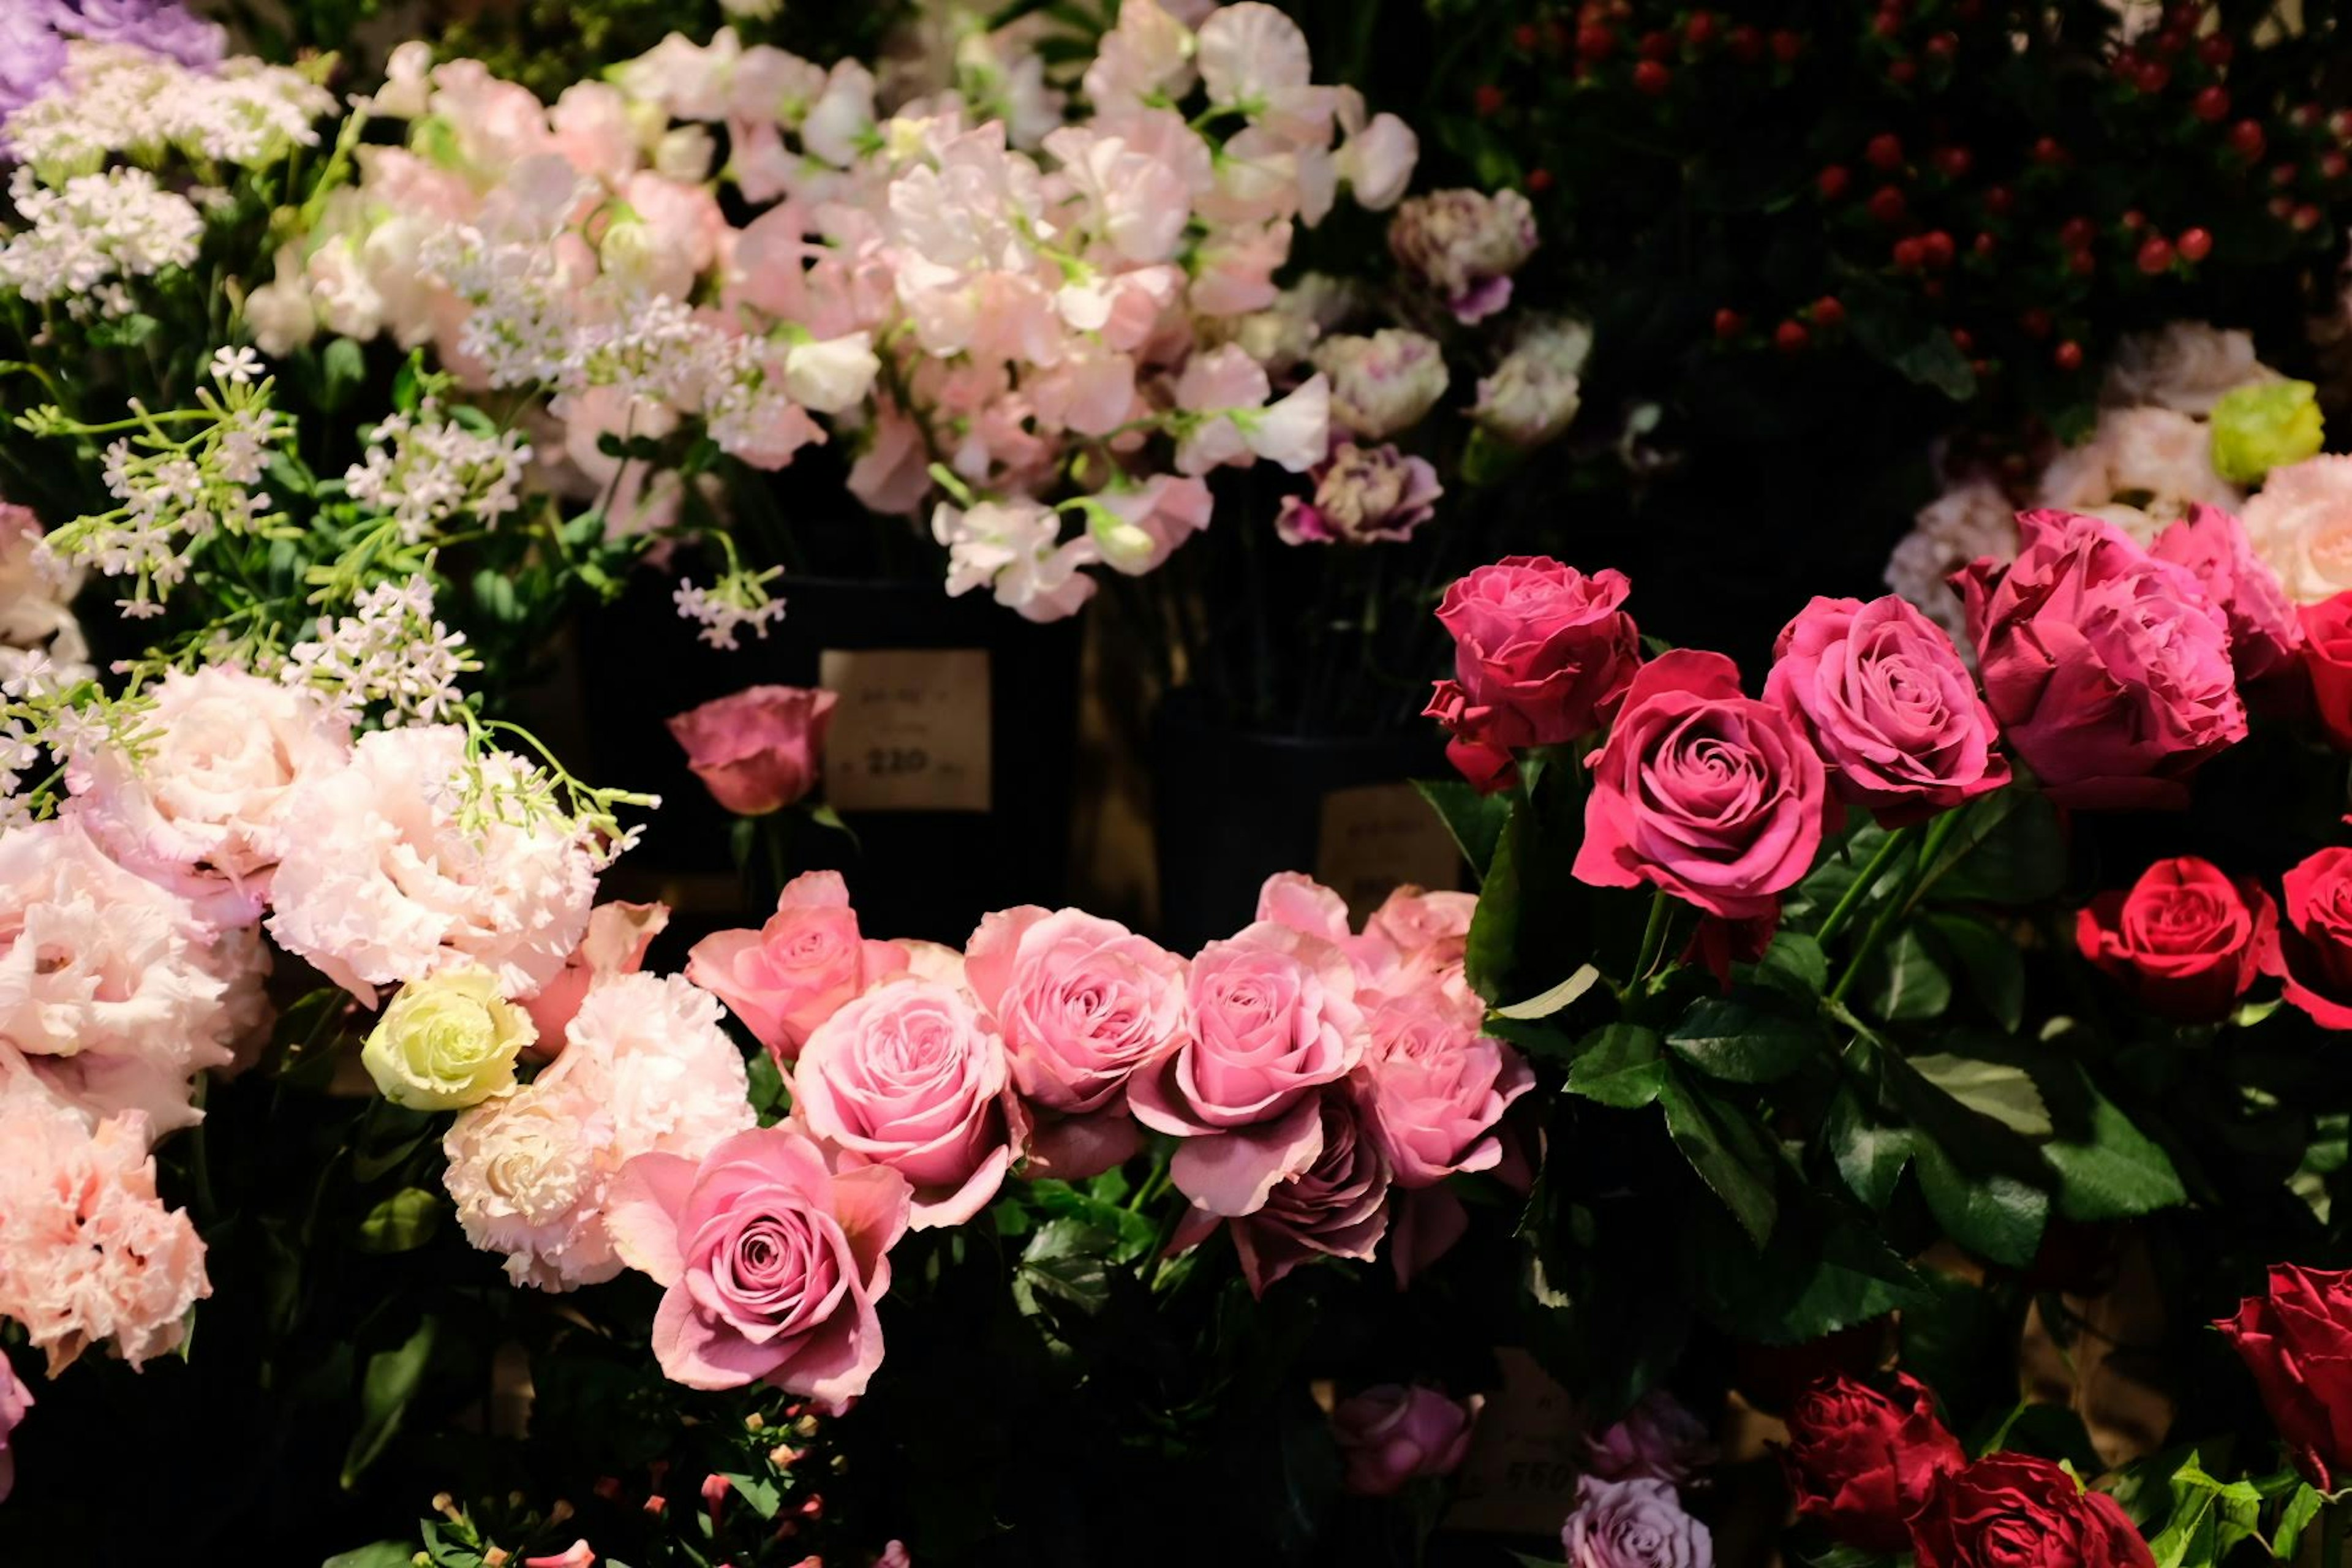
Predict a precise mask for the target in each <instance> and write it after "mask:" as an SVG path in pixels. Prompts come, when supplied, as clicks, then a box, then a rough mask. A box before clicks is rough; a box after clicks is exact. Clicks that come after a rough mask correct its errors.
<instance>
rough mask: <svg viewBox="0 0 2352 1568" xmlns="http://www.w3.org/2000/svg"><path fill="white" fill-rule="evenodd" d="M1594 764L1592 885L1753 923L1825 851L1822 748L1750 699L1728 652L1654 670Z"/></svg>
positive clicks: (1586, 875)
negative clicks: (1663, 896)
mask: <svg viewBox="0 0 2352 1568" xmlns="http://www.w3.org/2000/svg"><path fill="white" fill-rule="evenodd" d="M1591 765H1592V795H1591V799H1590V800H1588V801H1587V802H1586V804H1585V808H1584V843H1583V845H1582V847H1580V848H1579V849H1578V851H1577V856H1576V868H1575V875H1576V878H1577V879H1578V880H1579V881H1580V882H1585V883H1588V884H1590V885H1591V886H1593V887H1597V888H1636V887H1640V886H1641V885H1642V884H1643V883H1645V882H1646V883H1649V884H1652V885H1653V886H1655V887H1659V888H1663V889H1665V890H1666V891H1668V892H1670V893H1673V894H1675V896H1676V897H1678V898H1681V899H1683V900H1686V901H1688V902H1690V903H1693V904H1696V905H1697V906H1698V907H1699V908H1700V909H1702V910H1706V911H1707V912H1708V913H1709V914H1715V915H1721V916H1722V917H1723V918H1725V919H1726V920H1734V921H1740V920H1753V919H1756V918H1758V917H1760V916H1764V915H1769V914H1770V913H1771V912H1772V911H1773V910H1775V909H1777V908H1778V907H1779V901H1780V900H1779V894H1780V891H1781V889H1784V888H1788V887H1790V886H1791V885H1793V884H1794V883H1795V882H1796V881H1797V880H1798V879H1800V878H1801V877H1803V876H1804V874H1805V872H1806V871H1807V870H1808V869H1809V868H1811V866H1812V863H1813V855H1814V853H1815V852H1816V851H1817V850H1819V849H1820V848H1821V845H1822V823H1823V817H1824V815H1825V813H1826V811H1827V809H1828V805H1829V791H1828V787H1827V784H1826V782H1825V780H1824V777H1823V773H1822V760H1821V757H1820V755H1819V753H1817V752H1815V751H1814V750H1813V748H1812V746H1811V743H1810V742H1807V740H1806V739H1805V737H1804V736H1803V735H1802V734H1801V733H1800V732H1799V731H1798V730H1797V727H1796V724H1795V721H1793V720H1791V719H1790V716H1789V715H1788V714H1787V713H1786V712H1785V711H1783V710H1781V709H1780V708H1779V707H1777V706H1775V705H1774V704H1772V703H1769V702H1759V701H1757V700H1754V699H1752V698H1748V697H1743V696H1741V695H1740V691H1739V671H1738V667H1736V666H1735V665H1733V663H1732V662H1731V661H1730V660H1729V659H1727V658H1724V657H1723V656H1722V655H1721V654H1719V653H1699V652H1696V651H1694V650H1691V649H1687V648H1677V649H1675V651H1674V652H1672V653H1667V654H1662V655H1660V656H1659V657H1658V658H1655V659H1654V660H1652V661H1651V662H1650V663H1649V664H1646V665H1644V666H1643V668H1642V672H1641V674H1639V675H1637V676H1635V677H1634V678H1633V686H1632V687H1631V688H1629V689H1627V691H1626V693H1625V705H1624V707H1623V708H1622V710H1620V711H1619V712H1618V715H1617V722H1616V723H1615V725H1614V726H1612V729H1611V730H1610V732H1609V740H1608V743H1607V744H1605V745H1603V746H1602V747H1601V750H1599V751H1598V752H1594V753H1593V754H1592V759H1591Z"/></svg>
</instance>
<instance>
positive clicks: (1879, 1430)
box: [1780, 1374, 1969, 1552]
mask: <svg viewBox="0 0 2352 1568" xmlns="http://www.w3.org/2000/svg"><path fill="white" fill-rule="evenodd" d="M1895 1385H1896V1386H1895V1397H1893V1398H1889V1397H1888V1396H1887V1395H1885V1394H1881V1393H1879V1392H1878V1391H1877V1390H1876V1389H1874V1388H1872V1387H1871V1386H1870V1385H1869V1384H1863V1383H1857V1382H1855V1381H1854V1380H1853V1378H1850V1377H1845V1376H1837V1377H1826V1378H1823V1379H1822V1380H1821V1381H1820V1382H1819V1383H1816V1384H1813V1385H1812V1386H1811V1388H1808V1389H1807V1390H1805V1392H1804V1393H1803V1394H1800V1395H1798V1397H1797V1401H1796V1403H1795V1404H1793V1405H1790V1406H1789V1415H1788V1421H1789V1446H1788V1447H1785V1448H1783V1449H1781V1450H1780V1463H1781V1466H1782V1468H1785V1469H1786V1470H1787V1471H1788V1473H1789V1489H1790V1491H1791V1492H1793V1493H1795V1494H1796V1499H1797V1511H1798V1512H1799V1513H1800V1514H1802V1515H1804V1516H1805V1517H1806V1518H1808V1519H1818V1520H1820V1521H1822V1525H1823V1527H1825V1528H1826V1529H1827V1530H1828V1531H1829V1532H1830V1534H1832V1536H1834V1537H1836V1538H1837V1539H1838V1540H1839V1541H1841V1542H1844V1543H1845V1544H1847V1545H1849V1546H1859V1547H1861V1548H1863V1549H1864V1551H1868V1552H1900V1551H1902V1550H1903V1549H1904V1548H1905V1547H1906V1546H1908V1545H1909V1544H1910V1543H1911V1526H1910V1523H1909V1521H1910V1518H1911V1516H1912V1515H1913V1514H1915V1513H1916V1512H1918V1511H1919V1507H1920V1505H1921V1504H1922V1503H1924V1502H1926V1501H1927V1496H1928V1494H1929V1493H1931V1492H1933V1491H1934V1490H1935V1489H1936V1483H1937V1481H1939V1480H1941V1479H1943V1478H1944V1477H1946V1476H1948V1475H1950V1474H1952V1473H1953V1472H1955V1471H1957V1470H1958V1469H1960V1468H1962V1467H1964V1466H1965V1465H1967V1463H1968V1462H1969V1457H1968V1455H1967V1454H1965V1453H1963V1452H1962V1451H1961V1449H1960V1444H1959V1439H1958V1438H1957V1437H1955V1436H1952V1435H1951V1433H1949V1432H1948V1431H1947V1430H1945V1428H1944V1424H1943V1423H1942V1422H1941V1421H1938V1420H1937V1419H1936V1401H1935V1396H1934V1395H1932V1394H1929V1393H1928V1392H1927V1389H1925V1388H1923V1387H1921V1386H1920V1385H1919V1384H1917V1383H1916V1382H1915V1381H1913V1380H1912V1379H1910V1378H1907V1377H1904V1376H1902V1375H1900V1374H1897V1375H1896V1377H1895Z"/></svg>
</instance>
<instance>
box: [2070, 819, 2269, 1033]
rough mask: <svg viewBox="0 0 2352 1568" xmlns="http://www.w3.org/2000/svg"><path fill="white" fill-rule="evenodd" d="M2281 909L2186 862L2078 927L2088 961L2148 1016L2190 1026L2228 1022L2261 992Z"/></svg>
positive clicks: (2085, 915) (2109, 900) (2109, 897)
mask: <svg viewBox="0 0 2352 1568" xmlns="http://www.w3.org/2000/svg"><path fill="white" fill-rule="evenodd" d="M2277 925H2278V908H2277V906H2276V905H2274V904H2273V903H2272V902H2271V896H2270V895H2269V894H2268V893H2265V892H2263V889H2262V886H2261V884H2259V883H2258V882H2256V881H2255V880H2254V879H2252V878H2251V877H2249V878H2246V879H2243V880H2242V881H2236V882H2232V881H2231V879H2229V877H2228V876H2227V875H2225V874H2224V873H2223V872H2222V870H2221V868H2220V867H2219V866H2216V865H2214V864H2212V863H2211V862H2210V861H2207V860H2200V859H2198V858H2195V857H2194V856H2184V857H2183V858H2180V859H2178V860H2158V862H2157V863H2156V864H2155V865H2153V866H2150V867H2149V868H2147V870H2145V871H2143V872H2141V873H2140V879H2139V880H2138V881H2137V882H2135V883H2133V884H2132V889H2131V891H2130V892H2128V893H2124V892H2116V891H2113V890H2110V891H2107V892H2104V893H2101V894H2100V895H2099V896H2098V897H2097V898H2095V899H2093V900H2091V902H2090V904H2089V906H2088V907H2087V908H2085V909H2084V910H2083V911H2082V913H2081V914H2079V915H2077V916H2076V917H2075V921H2074V941H2075V942H2076V943H2077V944H2078V945H2079V946H2080V947H2081V948H2082V950H2083V956H2084V958H2087V959H2089V960H2090V961H2091V962H2092V963H2095V964H2096V965H2097V966H2098V967H2099V969H2100V970H2101V971H2102V972H2104V973H2105V974H2106V975H2107V976H2108V977H2109V978H2110V979H2112V980H2114V981H2116V983H2117V984H2120V985H2122V986H2123V987H2124V989H2125V990H2126V991H2128V992H2130V993H2131V994H2132V998H2133V1000H2135V1001H2137V1003H2138V1004H2139V1005H2141V1006H2143V1007H2146V1008H2147V1010H2148V1011H2149V1012H2151V1013H2155V1014H2157V1015H2158V1016H2162V1017H2167V1018H2172V1019H2176V1020H2178V1021H2179V1022H2180V1023H2184V1024H2210V1023H2216V1022H2219V1021H2220V1020H2221V1019H2222V1018H2224V1017H2226V1016H2228V1015H2229V1012H2230V1009H2231V1006H2232V1005H2234V1004H2235V1003H2236V1002H2237V1000H2238V998H2239V997H2240V996H2242V995H2244V994H2245V992H2246V987H2247V986H2249V985H2252V984H2253V983H2254V975H2255V973H2256V972H2257V970H2258V969H2259V967H2260V961H2261V958H2262V956H2263V953H2264V952H2268V951H2269V949H2270V946H2271V943H2272V941H2273V934H2274V932H2275V931H2276V929H2277Z"/></svg>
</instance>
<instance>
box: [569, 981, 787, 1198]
mask: <svg viewBox="0 0 2352 1568" xmlns="http://www.w3.org/2000/svg"><path fill="white" fill-rule="evenodd" d="M720 1016H721V1015H720V1012H719V1003H718V1001H717V999H715V998H714V997H712V996H711V995H710V994H709V993H707V992H704V991H701V990H699V989H698V988H697V987H695V986H694V985H692V984H689V983H688V982H687V981H686V980H685V979H684V978H683V977H681V976H679V975H675V974H667V975H664V974H616V975H614V976H612V977H611V978H609V979H606V980H604V981H603V982H601V983H600V984H597V985H595V986H594V987H593V988H592V989H591V990H590V991H589V993H588V996H587V999H586V1000H585V1001H583V1002H582V1003H581V1005H580V1011H579V1013H578V1014H577V1015H575V1016H573V1018H572V1029H571V1037H570V1040H569V1042H568V1044H567V1045H566V1046H565V1047H564V1051H563V1055H562V1058H559V1059H558V1060H557V1062H556V1064H555V1065H554V1066H553V1067H551V1068H548V1069H547V1071H545V1072H544V1073H541V1075H540V1077H539V1079H538V1080H537V1081H538V1082H539V1083H542V1084H544V1083H549V1082H561V1083H573V1084H578V1085H581V1086H582V1087H584V1088H586V1089H588V1090H589V1091H590V1092H591V1093H592V1094H593V1096H594V1097H595V1100H596V1101H597V1103H599V1104H600V1105H602V1106H603V1107H604V1109H605V1110H608V1111H609V1112H611V1113H612V1117H613V1139H614V1148H615V1149H616V1150H617V1151H618V1152H619V1157H620V1158H621V1159H623V1160H626V1159H629V1158H631V1157H632V1156H635V1155H637V1154H644V1153H656V1152H657V1153H663V1154H678V1155H683V1156H684V1157H686V1158H687V1159H689V1160H698V1159H700V1158H701V1157H702V1155H703V1154H704V1153H705V1152H707V1151H709V1149H710V1148H711V1147H712V1146H714V1145H715V1144H717V1143H718V1142H720V1141H721V1140H722V1139H725V1138H729V1137H731V1136H732V1135H734V1134H735V1133H738V1132H740V1131H743V1130H744V1129H745V1128H747V1127H751V1126H752V1125H754V1124H755V1123H756V1121H757V1120H758V1119H757V1118H756V1117H755V1116H753V1114H752V1112H751V1084H750V1081H749V1079H747V1077H746V1076H745V1073H744V1070H743V1057H742V1053H741V1052H740V1051H738V1050H737V1049H736V1048H735V1045H734V1042H733V1041H731V1040H730V1039H729V1038H728V1037H727V1031H726V1030H725V1029H724V1028H722V1027H721V1026H719V1018H720Z"/></svg>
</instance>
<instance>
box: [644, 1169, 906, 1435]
mask: <svg viewBox="0 0 2352 1568" xmlns="http://www.w3.org/2000/svg"><path fill="white" fill-rule="evenodd" d="M907 1217H908V1188H907V1179H906V1178H905V1177H904V1176H901V1175H900V1174H898V1172H896V1171H894V1170H892V1169H890V1168H889V1167H888V1166H887V1165H867V1166H864V1167H862V1168H860V1169H858V1170H855V1171H845V1172H843V1173H841V1174H839V1175H835V1174H834V1173H832V1172H831V1171H829V1170H827V1169H826V1168H825V1162H824V1152H823V1151H822V1150H820V1149H819V1148H818V1147H817V1146H816V1145H815V1144H814V1143H812V1142H809V1140H808V1138H807V1137H806V1136H805V1135H804V1134H803V1133H802V1132H800V1131H798V1130H797V1129H794V1128H791V1127H763V1128H760V1129H757V1130H755V1131H750V1132H739V1133H737V1134H736V1135H735V1136H734V1137H732V1138H730V1139H728V1140H727V1141H726V1142H724V1143H721V1144H719V1147H718V1148H716V1149H713V1150H712V1151H711V1152H710V1153H709V1157H707V1158H706V1159H704V1160H703V1162H702V1163H701V1164H700V1165H699V1166H697V1165H696V1164H695V1163H694V1162H693V1161H691V1160H686V1159H681V1158H679V1157H678V1156H677V1155H675V1154H640V1155H638V1156H637V1157H636V1158H635V1159H634V1160H631V1161H630V1162H629V1163H627V1164H625V1165H624V1166H622V1167H621V1171H620V1173H619V1174H618V1175H616V1176H614V1178H613V1186H612V1190H611V1193H610V1194H609V1195H608V1196H607V1197H606V1199H605V1210H604V1223H605V1226H606V1228H607V1229H609V1230H610V1231H611V1232H612V1236H613V1245H614V1248H615V1249H616V1250H617V1251H618V1252H619V1253H620V1255H621V1258H622V1260H623V1261H625V1263H627V1264H628V1265H629V1267H631V1268H635V1269H638V1270H640V1271H642V1272H644V1273H646V1274H650V1275H651V1276H653V1278H654V1279H655V1281H656V1283H658V1284H660V1285H662V1286H664V1287H665V1288H666V1289H667V1291H668V1294H667V1295H665V1296H664V1297H663V1298H662V1303H661V1310H659V1311H658V1312H657V1313H656V1314H655V1317H654V1354H655V1356H656V1358H657V1359H658V1360H659V1361H660V1363H661V1369H662V1371H663V1373H665V1374H667V1376H668V1377H669V1378H670V1380H671V1381H673V1382H676V1383H682V1384H685V1385H686V1386H688V1388H706V1389H714V1388H740V1387H741V1386H743V1385H744V1384H749V1383H761V1382H764V1383H769V1384H773V1385H775V1386H776V1387H778V1388H782V1389H784V1390H786V1391H788V1392H790V1393H793V1394H805V1395H807V1396H808V1397H809V1398H811V1399H815V1400H821V1401H823V1402H824V1404H826V1405H831V1406H833V1407H834V1408H835V1409H839V1408H840V1407H841V1406H843V1405H846V1404H847V1403H848V1402H849V1401H850V1400H852V1399H855V1398H856V1397H857V1395H859V1394H863V1393H865V1392H866V1383H867V1381H868V1380H869V1379H871V1378H872V1377H873V1375H874V1370H875V1368H877V1367H878V1366H880V1365H881V1364H882V1323H881V1320H880V1319H879V1318H878V1317H877V1315H876V1313H875V1310H874V1303H875V1302H876V1301H877V1300H880V1299H881V1298H882V1296H883V1294H884V1293H885V1292H886V1291H887V1290H888V1289H890V1259H889V1252H890V1248H891V1247H892V1246H893V1245H894V1244H896V1243H897V1241H898V1237H900V1236H902V1235H904V1234H905V1232H906V1229H907Z"/></svg>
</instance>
